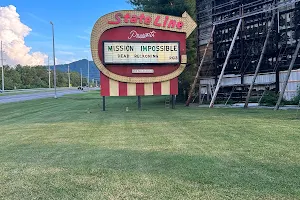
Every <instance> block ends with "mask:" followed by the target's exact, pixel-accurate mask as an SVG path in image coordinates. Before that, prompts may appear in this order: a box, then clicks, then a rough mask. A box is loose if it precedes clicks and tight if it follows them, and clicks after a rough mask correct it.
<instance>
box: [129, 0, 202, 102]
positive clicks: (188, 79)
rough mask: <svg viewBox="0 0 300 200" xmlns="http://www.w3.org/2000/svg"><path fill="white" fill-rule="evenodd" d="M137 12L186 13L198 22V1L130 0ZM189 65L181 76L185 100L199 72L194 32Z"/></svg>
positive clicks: (190, 45) (180, 81)
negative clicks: (185, 95)
mask: <svg viewBox="0 0 300 200" xmlns="http://www.w3.org/2000/svg"><path fill="white" fill-rule="evenodd" d="M128 3H130V4H131V5H133V6H134V8H135V9H136V10H141V11H145V12H153V13H159V14H165V15H173V16H181V15H182V14H183V13H184V12H185V11H187V12H188V13H189V15H191V17H192V18H193V19H194V20H195V21H196V0H184V1H183V0H151V1H149V0H128ZM187 56H188V65H187V68H186V70H185V71H184V72H183V73H182V74H181V75H180V76H179V98H178V99H181V100H183V101H184V100H185V99H186V97H184V96H183V95H184V93H186V92H184V91H187V93H188V90H189V87H190V85H191V83H192V82H193V80H194V77H195V74H196V72H197V35H196V32H195V31H194V32H193V33H192V34H191V35H190V36H189V38H188V39H187Z"/></svg>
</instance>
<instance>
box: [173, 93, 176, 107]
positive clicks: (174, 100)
mask: <svg viewBox="0 0 300 200" xmlns="http://www.w3.org/2000/svg"><path fill="white" fill-rule="evenodd" d="M175 104H176V98H175V95H172V109H175Z"/></svg>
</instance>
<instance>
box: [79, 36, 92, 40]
mask: <svg viewBox="0 0 300 200" xmlns="http://www.w3.org/2000/svg"><path fill="white" fill-rule="evenodd" d="M77 37H78V38H80V39H83V40H90V38H89V37H87V36H81V35H77Z"/></svg>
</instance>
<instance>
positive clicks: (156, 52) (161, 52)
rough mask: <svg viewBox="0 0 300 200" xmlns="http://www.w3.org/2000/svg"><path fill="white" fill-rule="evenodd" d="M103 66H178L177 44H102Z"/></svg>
mask: <svg viewBox="0 0 300 200" xmlns="http://www.w3.org/2000/svg"><path fill="white" fill-rule="evenodd" d="M103 46H104V63H105V64H167V63H170V64H178V63H180V59H179V58H180V55H179V42H157V43H156V42H155V43H154V42H104V43H103Z"/></svg>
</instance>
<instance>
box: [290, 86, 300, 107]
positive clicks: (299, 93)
mask: <svg viewBox="0 0 300 200" xmlns="http://www.w3.org/2000/svg"><path fill="white" fill-rule="evenodd" d="M299 102H300V87H299V86H298V89H297V95H296V96H295V97H294V98H293V99H292V101H291V103H292V104H294V105H299Z"/></svg>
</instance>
